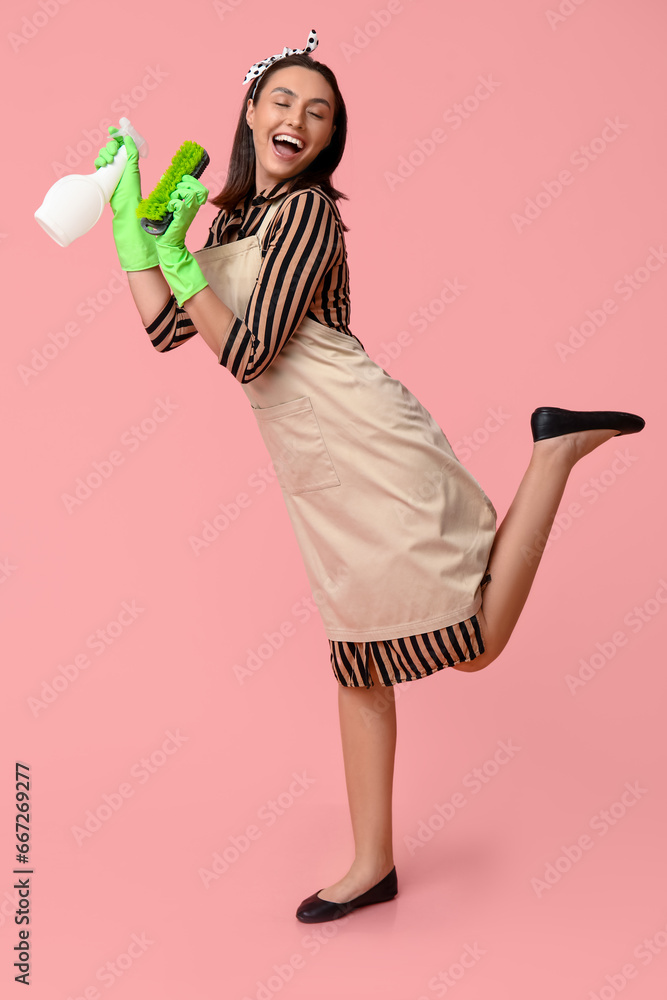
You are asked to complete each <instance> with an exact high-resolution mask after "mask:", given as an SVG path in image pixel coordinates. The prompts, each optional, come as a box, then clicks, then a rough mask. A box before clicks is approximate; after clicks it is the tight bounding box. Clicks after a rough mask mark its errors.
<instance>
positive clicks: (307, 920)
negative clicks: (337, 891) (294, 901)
mask: <svg viewBox="0 0 667 1000" xmlns="http://www.w3.org/2000/svg"><path fill="white" fill-rule="evenodd" d="M321 891H322V890H321V889H318V890H317V892H321ZM317 892H314V893H313V895H312V896H308V898H307V899H304V901H303V902H302V903H300V904H299V908H298V909H297V911H296V915H297V919H298V920H301V921H302V922H303V923H304V924H320V923H323V922H324V921H325V920H338V918H339V917H344V916H346V915H347V914H348V913H350V911H351V910H356V909H357V908H358V907H360V906H369V905H370V904H371V903H386V902H387V900H389V899H393V898H394V896H395V895H396V893H397V892H398V883H397V881H396V867H395V866H394V867H393V868H392V870H391V871H390V872H389V874H388V875H385V877H384V878H383V879H382V881H381V882H378V884H377V885H374V886H373V887H372V888H371V889H368V891H367V892H362V894H361V896H356V897H355V898H354V899H350V900H349V901H348V902H347V903H334V902H332V901H331V900H330V899H320V897H319V896H318V895H317Z"/></svg>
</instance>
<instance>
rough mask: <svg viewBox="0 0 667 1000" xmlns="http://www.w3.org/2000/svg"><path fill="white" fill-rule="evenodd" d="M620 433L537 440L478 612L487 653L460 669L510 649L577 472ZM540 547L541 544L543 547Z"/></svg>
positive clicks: (496, 547)
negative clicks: (576, 467) (546, 544)
mask: <svg viewBox="0 0 667 1000" xmlns="http://www.w3.org/2000/svg"><path fill="white" fill-rule="evenodd" d="M615 435H616V431H611V430H609V431H604V430H603V431H581V432H578V433H576V434H564V435H561V436H560V437H556V438H548V439H547V440H544V441H537V442H536V443H535V444H534V445H533V454H532V457H531V460H530V464H529V465H528V469H527V470H526V473H525V475H524V477H523V479H522V480H521V484H520V486H519V489H518V490H517V493H516V496H515V497H514V500H513V501H512V504H511V506H510V508H509V510H508V511H507V514H506V516H505V518H504V520H503V522H502V524H501V525H500V527H499V528H498V531H497V532H496V538H495V541H494V543H493V547H492V549H491V556H490V559H489V569H488V571H489V573H490V574H491V581H490V582H489V583H488V584H487V585H486V587H485V589H484V594H483V598H482V608H481V611H480V612H478V616H479V618H480V620H481V623H482V627H483V629H484V631H485V634H486V638H487V642H486V652H485V653H484V654H483V655H482V656H478V657H477V658H476V659H474V660H472V661H471V662H470V663H461V664H456V669H457V670H466V671H474V670H481V669H482V668H483V667H486V666H488V664H489V663H491V662H492V661H493V660H494V659H495V658H496V657H497V656H498V655H499V654H500V653H501V652H502V650H503V649H504V648H505V646H506V644H507V641H508V640H509V637H510V635H511V634H512V631H513V629H514V626H515V625H516V623H517V621H518V619H519V615H520V614H521V611H522V610H523V607H524V604H525V603H526V599H527V597H528V594H529V592H530V588H531V586H532V583H533V580H534V579H535V574H536V572H537V567H538V566H539V563H540V559H541V554H542V547H543V545H544V540H545V539H546V537H547V536H548V534H549V532H550V531H551V528H552V525H553V521H554V517H555V516H556V513H557V512H558V505H559V503H560V501H561V498H562V496H563V493H564V491H565V486H566V484H567V480H568V477H569V475H570V472H571V471H572V468H573V467H574V465H575V464H576V462H578V461H579V459H580V458H583V456H584V455H587V454H588V453H589V452H591V451H593V449H594V448H597V447H598V446H599V445H601V444H603V443H604V442H605V441H608V440H609V439H610V438H612V437H614V436H615ZM540 543H541V544H540Z"/></svg>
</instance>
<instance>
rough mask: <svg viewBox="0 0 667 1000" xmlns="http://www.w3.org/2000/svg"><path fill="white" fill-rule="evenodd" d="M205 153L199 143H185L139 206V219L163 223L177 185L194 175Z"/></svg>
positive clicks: (188, 141)
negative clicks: (185, 176) (189, 175)
mask: <svg viewBox="0 0 667 1000" xmlns="http://www.w3.org/2000/svg"><path fill="white" fill-rule="evenodd" d="M204 153H205V150H204V147H203V146H200V145H199V144H198V143H196V142H190V140H187V141H186V142H184V143H183V145H182V146H181V147H180V149H178V150H177V151H176V153H175V155H174V158H173V160H172V161H171V163H170V164H169V166H168V167H167V169H166V170H165V172H164V173H163V175H162V177H161V178H160V180H159V181H158V183H157V184H156V185H155V187H154V188H153V190H152V191H151V193H150V194H149V195H148V197H147V198H144V199H143V200H142V201H140V202H139V204H138V205H137V218H138V219H150V220H151V221H152V222H161V221H162V219H164V217H165V215H166V214H167V211H168V209H167V205H168V204H169V199H170V198H171V196H172V194H173V192H174V191H175V190H176V186H177V184H178V183H179V181H181V180H182V178H183V176H184V174H191V173H192V171H193V170H194V168H195V167H196V166H197V164H198V163H199V161H200V160H201V158H202V156H203V155H204Z"/></svg>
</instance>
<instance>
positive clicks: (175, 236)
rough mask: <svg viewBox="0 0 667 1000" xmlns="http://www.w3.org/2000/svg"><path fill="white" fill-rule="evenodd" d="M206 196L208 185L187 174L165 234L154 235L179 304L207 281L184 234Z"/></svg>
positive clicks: (174, 199)
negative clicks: (187, 245)
mask: <svg viewBox="0 0 667 1000" xmlns="http://www.w3.org/2000/svg"><path fill="white" fill-rule="evenodd" d="M207 197H208V188H205V187H204V185H203V184H200V182H199V181H198V180H196V179H195V178H194V177H192V176H191V175H190V174H184V175H183V178H182V180H180V181H179V182H178V184H177V185H176V190H175V191H174V192H173V194H172V196H171V198H170V200H169V204H168V205H167V210H168V211H169V212H173V213H174V218H173V220H172V221H171V223H170V224H169V228H168V229H167V231H166V232H165V233H163V234H162V236H155V237H153V238H154V240H155V244H156V246H157V255H158V259H159V261H160V267H161V268H162V273H163V274H164V276H165V278H166V279H167V281H168V282H169V285H170V287H171V290H172V291H173V293H174V295H175V297H176V301H177V302H178V304H179V306H182V305H183V303H184V302H186V301H187V299H189V298H190V297H191V296H192V295H195V294H196V292H200V291H201V290H202V288H206V286H207V285H208V281H207V280H206V278H205V277H204V275H203V274H202V272H201V268H200V267H199V264H198V263H197V261H196V260H195V258H194V257H193V256H192V254H191V253H190V251H189V250H188V248H187V247H186V245H185V234H186V233H187V231H188V229H189V227H190V224H191V222H192V220H193V219H194V217H195V215H196V214H197V212H198V211H199V209H200V208H201V206H202V205H203V204H204V202H205V201H206V199H207Z"/></svg>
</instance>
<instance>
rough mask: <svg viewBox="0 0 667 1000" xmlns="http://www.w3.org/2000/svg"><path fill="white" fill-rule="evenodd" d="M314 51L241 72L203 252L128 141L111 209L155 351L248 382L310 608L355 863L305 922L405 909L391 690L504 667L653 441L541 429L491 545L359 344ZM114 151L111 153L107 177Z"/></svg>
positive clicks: (574, 427)
mask: <svg viewBox="0 0 667 1000" xmlns="http://www.w3.org/2000/svg"><path fill="white" fill-rule="evenodd" d="M316 45H317V38H316V35H315V33H314V32H312V33H311V35H310V37H309V40H308V43H307V45H306V48H305V49H303V50H291V49H285V50H284V52H283V53H282V55H277V56H273V57H270V58H268V59H266V60H263V61H262V62H261V63H257V64H255V66H253V67H252V68H251V70H250V71H249V73H248V76H247V77H246V82H247V80H248V79H249V78H250V79H254V81H255V82H254V87H253V89H252V92H251V96H250V97H249V98H248V99H247V100H244V102H243V106H242V109H241V114H240V116H239V122H238V126H237V130H236V135H235V139H234V146H233V149H232V154H231V161H230V169H229V173H228V177H227V182H226V185H225V188H224V189H223V191H222V192H221V193H220V195H218V197H217V198H215V199H214V200H213V204H214V205H216V206H217V207H218V208H220V213H219V215H218V216H217V217H216V219H215V220H214V222H213V224H212V226H211V228H210V232H209V237H208V240H207V242H206V246H205V248H204V249H203V250H201V251H199V252H198V253H197V254H196V255H192V254H190V252H189V251H188V250H187V249H186V248H185V243H184V238H185V234H186V232H187V229H188V227H189V225H190V223H191V222H192V219H193V218H194V216H195V215H196V212H197V210H198V208H199V207H200V205H202V204H203V203H204V201H205V200H206V195H207V193H208V192H207V190H206V188H204V187H203V185H202V184H200V183H199V181H196V180H194V179H193V178H191V177H185V178H184V179H183V181H182V182H181V183H180V184H179V185H178V187H177V190H176V191H175V193H174V195H173V199H172V202H171V203H170V206H169V207H170V209H173V210H174V213H175V217H174V221H173V222H172V223H171V225H170V226H169V229H168V230H167V232H166V233H165V234H164V236H160V237H157V238H153V237H150V236H148V234H146V233H145V232H144V231H143V230H142V229H141V227H140V226H139V224H138V222H137V221H136V217H135V216H134V209H135V207H136V205H137V204H138V201H139V199H140V197H141V192H140V180H139V172H138V164H137V154H136V149H135V148H134V146H133V143H132V141H131V140H130V139H127V138H126V139H125V145H126V146H127V147H128V166H127V168H126V170H125V173H124V174H123V178H122V180H121V182H120V184H119V186H118V188H117V189H116V192H115V193H114V197H113V199H112V209H113V211H114V236H115V238H116V245H117V248H118V253H119V258H120V261H121V266H123V267H124V269H125V270H127V271H128V279H129V283H130V288H131V291H132V295H133V297H134V300H135V302H136V305H137V309H138V311H139V315H140V317H141V319H142V322H143V323H144V326H145V328H146V330H147V332H148V334H149V336H150V337H151V340H152V343H153V344H154V346H155V347H156V349H157V350H159V351H166V350H171V349H173V348H174V347H177V346H180V345H181V344H183V343H184V342H185V341H186V340H188V339H190V338H191V337H193V336H195V335H196V334H197V333H198V334H199V335H200V336H201V337H202V338H203V339H204V341H205V342H206V343H207V344H208V346H209V347H210V348H211V349H212V350H213V351H214V352H215V355H216V357H217V360H218V362H219V363H220V364H222V365H223V366H224V367H226V368H227V369H228V370H229V371H230V372H231V373H232V375H234V377H235V378H236V379H237V380H238V381H239V382H241V384H242V385H243V388H244V390H245V392H246V394H247V395H248V397H249V399H250V402H251V405H252V407H253V412H254V414H255V417H256V419H257V421H258V426H259V429H260V432H261V433H262V436H263V438H264V441H265V443H266V445H267V448H268V450H269V453H270V455H271V457H272V459H273V463H274V466H275V468H276V474H277V476H278V479H279V482H280V485H281V489H282V492H283V497H284V499H285V503H286V505H287V509H288V512H289V515H290V518H291V520H292V524H293V526H294V530H295V533H296V536H297V540H298V543H299V546H300V549H301V553H302V555H303V558H304V563H305V566H306V570H307V572H308V576H309V580H310V582H311V585H312V586H313V587H317V588H318V590H319V593H320V611H321V615H322V619H323V623H324V626H325V630H326V632H327V636H328V638H329V642H330V650H331V666H332V669H333V673H334V676H335V678H336V680H337V682H338V699H339V714H340V726H341V739H342V746H343V757H344V764H345V774H346V783H347V792H348V799H349V806H350V813H351V820H352V828H353V833H354V842H355V857H354V861H353V862H352V865H351V867H350V869H349V871H348V872H347V873H346V874H345V875H344V876H343V877H342V878H341V879H339V880H338V881H336V882H334V883H333V884H331V885H329V886H327V887H325V888H323V889H320V890H319V892H317V893H313V894H312V895H311V896H309V897H308V898H307V899H305V900H304V901H303V902H302V903H301V904H300V906H299V908H298V910H297V917H298V918H299V920H301V921H303V922H310V923H314V922H321V921H326V920H333V919H337V918H338V917H341V916H343V915H344V914H345V913H347V912H349V911H350V910H351V909H355V908H357V907H359V906H364V905H369V904H372V903H376V902H382V901H386V900H389V899H391V898H393V897H394V896H395V895H396V892H397V880H396V869H395V867H394V861H393V848H392V781H393V768H394V752H395V744H396V714H395V704H394V691H393V685H394V684H397V683H402V682H406V681H409V680H413V679H419V678H422V677H426V676H429V675H431V674H433V673H435V672H437V671H438V670H441V669H443V668H444V667H447V666H452V667H454V668H456V669H457V670H467V671H473V670H480V669H482V668H483V667H486V666H488V664H489V663H491V662H492V661H493V660H495V659H496V657H497V656H498V655H499V654H500V653H501V652H502V650H503V649H504V647H505V645H506V644H507V641H508V640H509V637H510V635H511V633H512V630H513V628H514V626H515V624H516V622H517V620H518V617H519V615H520V613H521V610H522V608H523V606H524V603H525V601H526V598H527V596H528V593H529V590H530V587H531V584H532V582H533V579H534V576H535V572H536V570H537V566H538V564H539V553H538V552H537V551H536V548H537V547H536V544H535V543H536V541H537V540H539V539H541V538H544V537H546V536H547V535H548V534H549V531H550V530H551V527H552V523H553V520H554V517H555V514H556V512H557V509H558V504H559V502H560V499H561V497H562V495H563V492H564V489H565V485H566V482H567V479H568V476H569V473H570V471H571V470H572V468H573V466H574V464H575V463H576V462H577V461H579V459H580V458H582V457H583V456H584V455H586V454H588V453H589V452H591V451H593V449H594V448H597V447H598V446H599V445H601V444H603V443H604V442H605V441H607V440H608V439H609V438H611V437H613V436H615V435H617V434H627V433H635V432H636V431H639V430H641V429H642V427H643V426H644V421H643V420H642V419H641V418H640V417H636V416H634V415H632V414H625V413H617V412H611V413H607V412H600V411H596V412H592V413H591V412H574V411H566V410H559V409H554V408H541V409H540V410H537V411H535V413H534V414H533V416H532V419H531V426H532V430H533V439H534V448H533V453H532V456H531V459H530V463H529V465H528V468H527V471H526V473H525V475H524V477H523V479H522V481H521V484H520V486H519V489H518V491H517V494H516V496H515V498H514V500H513V502H512V504H511V506H510V509H509V511H508V513H507V515H506V517H505V519H504V520H503V522H502V524H501V525H500V527H499V529H498V531H497V532H496V530H495V520H496V517H495V510H494V508H493V506H492V505H491V502H490V501H489V500H488V498H487V497H486V495H485V494H484V493H483V491H482V489H481V487H480V486H479V484H478V483H477V482H476V481H475V480H474V478H473V477H472V476H471V475H470V473H468V472H467V470H465V469H464V468H463V466H462V465H461V464H460V462H458V460H457V459H456V457H455V455H454V453H453V451H452V449H451V447H450V445H449V442H448V441H447V439H446V438H445V436H444V434H443V432H442V431H441V429H440V428H439V427H438V425H437V424H436V423H435V421H434V420H433V418H432V417H431V415H430V414H429V413H428V411H426V410H425V409H424V407H423V406H421V404H420V403H419V402H418V401H417V400H416V399H415V397H414V396H413V395H412V394H411V393H410V392H409V391H408V390H407V389H406V388H405V387H404V386H403V385H402V384H401V383H400V382H399V381H397V380H395V379H392V378H391V377H390V376H389V375H388V374H387V373H386V372H385V371H383V370H382V369H381V368H379V366H378V365H376V364H375V363H374V362H372V361H371V359H370V358H369V357H368V355H367V354H366V352H365V350H364V348H363V345H362V344H361V342H360V341H359V340H358V339H357V338H356V337H355V336H354V335H353V334H352V333H351V331H350V329H349V326H348V320H349V282H348V272H347V255H346V250H345V240H344V232H345V231H347V229H346V227H345V226H344V224H343V222H342V220H341V218H340V214H339V212H338V209H337V206H336V202H337V201H338V200H339V199H340V198H342V197H345V195H343V194H342V193H341V192H339V191H337V190H336V189H335V188H334V187H333V186H332V185H331V176H332V174H333V171H334V170H335V168H336V166H337V165H338V163H339V162H340V160H341V157H342V155H343V150H344V147H345V138H346V131H347V116H346V110H345V104H344V102H343V98H342V96H341V94H340V91H339V89H338V84H337V82H336V79H335V77H334V75H333V73H332V72H331V70H329V69H328V67H326V66H324V65H323V64H321V63H318V62H315V61H314V60H313V59H312V58H311V57H310V56H309V55H308V53H309V52H310V51H312V50H313V49H314V48H315V47H316ZM117 149H118V143H117V142H116V141H114V140H112V141H111V142H110V143H109V144H108V145H107V147H106V148H105V149H104V150H102V151H101V152H100V157H99V158H98V160H96V161H95V162H96V164H97V165H98V166H101V165H102V164H103V163H105V162H108V161H109V160H110V159H111V158H112V157H113V155H114V154H115V153H116V152H117ZM425 486H428V487H429V488H426V489H424V487H425ZM526 551H530V552H531V553H532V555H531V557H530V558H526V557H525V556H524V555H523V553H524V552H526ZM322 597H324V599H322ZM376 685H380V686H381V687H382V689H383V691H384V692H385V698H386V704H385V705H383V708H382V710H380V711H374V710H373V709H374V707H375V705H376V701H375V698H374V695H375V693H376V692H374V691H373V688H374V687H375V686H376ZM369 718H370V719H372V724H371V725H369V723H368V720H369Z"/></svg>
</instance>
